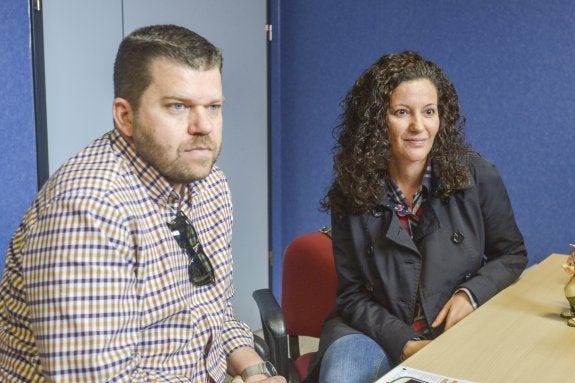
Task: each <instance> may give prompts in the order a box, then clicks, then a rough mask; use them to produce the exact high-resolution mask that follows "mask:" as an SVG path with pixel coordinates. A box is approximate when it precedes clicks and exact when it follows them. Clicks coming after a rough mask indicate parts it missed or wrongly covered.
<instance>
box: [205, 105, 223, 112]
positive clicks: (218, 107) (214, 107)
mask: <svg viewBox="0 0 575 383" xmlns="http://www.w3.org/2000/svg"><path fill="white" fill-rule="evenodd" d="M220 109H222V105H220V104H214V105H208V110H210V111H212V112H217V111H219V110H220Z"/></svg>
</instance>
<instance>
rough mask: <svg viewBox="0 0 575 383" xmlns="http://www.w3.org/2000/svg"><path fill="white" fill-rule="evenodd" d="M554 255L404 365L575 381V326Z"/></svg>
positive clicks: (487, 379) (485, 380) (505, 381)
mask: <svg viewBox="0 0 575 383" xmlns="http://www.w3.org/2000/svg"><path fill="white" fill-rule="evenodd" d="M566 257H567V256H566V255H562V254H552V255H550V256H549V257H548V258H546V259H545V260H544V261H543V262H541V263H539V264H537V265H535V266H533V267H531V268H530V269H528V270H527V271H526V272H525V273H524V274H523V276H522V277H521V278H520V279H519V281H517V282H516V283H515V284H513V285H511V286H509V287H508V288H507V289H505V290H503V291H502V292H500V293H499V294H497V295H496V296H495V297H493V298H492V299H491V300H489V301H488V302H487V303H485V304H484V305H482V306H481V307H479V308H478V309H477V310H475V311H474V312H473V313H472V314H470V315H469V316H468V317H467V318H465V319H464V320H463V321H461V322H459V323H458V324H457V325H455V326H454V327H452V328H451V329H450V330H449V331H447V332H445V333H444V334H442V335H441V336H439V337H438V338H437V339H435V340H434V341H433V342H431V343H430V344H429V345H428V346H427V347H425V348H424V349H422V350H420V351H419V352H418V353H416V354H415V355H413V356H412V357H411V358H409V359H407V360H406V361H405V362H404V363H403V365H404V366H408V367H413V368H417V369H421V370H425V371H429V372H433V373H436V374H441V375H446V376H450V377H453V378H460V379H465V380H471V381H475V382H481V383H515V382H517V383H519V382H521V383H523V382H541V383H555V382H575V327H569V326H567V324H566V322H567V320H566V319H563V318H561V317H560V316H559V314H560V313H561V311H563V310H565V309H568V308H569V304H568V302H567V300H566V299H565V295H564V292H563V288H564V287H565V284H566V283H567V281H568V280H569V278H570V277H571V275H569V274H568V273H566V272H565V271H564V270H563V269H562V267H561V264H562V263H564V262H565V261H566Z"/></svg>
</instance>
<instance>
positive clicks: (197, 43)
mask: <svg viewBox="0 0 575 383" xmlns="http://www.w3.org/2000/svg"><path fill="white" fill-rule="evenodd" d="M158 58H165V59H168V60H171V61H175V62H179V63H181V64H184V65H188V66H190V67H191V68H193V69H195V70H209V69H213V68H218V69H219V70H220V71H221V70H222V65H223V58H222V52H221V51H220V50H219V49H218V48H216V47H215V46H214V45H213V44H212V43H210V42H209V41H208V40H206V39H205V38H204V37H202V36H200V35H198V34H197V33H195V32H193V31H191V30H189V29H187V28H184V27H181V26H177V25H152V26H147V27H143V28H140V29H137V30H135V31H133V32H132V33H130V34H129V35H128V36H126V37H125V38H124V40H123V41H122V43H121V44H120V47H119V49H118V53H117V55H116V61H115V63H114V97H121V98H124V99H126V100H128V102H129V103H130V105H131V106H132V108H133V109H134V110H137V109H138V107H139V102H140V98H141V96H142V94H143V93H144V91H145V90H146V88H147V87H148V86H149V85H150V83H151V82H152V75H151V70H150V67H151V64H152V62H153V61H154V60H155V59H158Z"/></svg>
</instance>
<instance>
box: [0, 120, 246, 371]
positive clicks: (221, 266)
mask: <svg viewBox="0 0 575 383" xmlns="http://www.w3.org/2000/svg"><path fill="white" fill-rule="evenodd" d="M180 198H182V201H181V209H182V210H183V211H184V213H185V214H186V215H187V216H188V217H190V219H191V220H192V221H193V224H194V227H195V228H196V230H197V232H198V236H199V238H200V241H201V243H202V245H203V246H204V249H205V253H206V255H207V256H208V257H209V258H210V260H211V263H212V265H213V266H214V269H215V276H216V283H215V284H213V285H207V286H201V287H197V286H194V285H193V284H192V283H191V282H190V281H189V278H188V255H187V254H186V252H185V251H184V250H182V249H181V248H180V247H179V246H178V244H177V242H176V240H175V239H174V238H173V237H172V233H171V232H170V230H169V228H168V226H167V222H168V221H170V220H172V219H173V218H174V217H175V216H176V213H177V210H178V205H179V203H180ZM231 230H232V204H231V198H230V193H229V189H228V185H227V181H226V179H225V177H224V175H223V173H222V172H221V170H219V169H218V168H217V167H216V168H214V169H213V171H212V172H211V173H210V175H209V176H208V177H207V178H206V179H204V180H201V181H197V182H194V183H192V184H189V185H187V188H186V193H185V195H184V196H183V197H180V196H179V193H177V192H176V190H174V189H173V187H172V186H171V185H170V183H168V182H167V180H166V179H165V178H163V177H162V176H161V175H160V174H159V173H158V172H157V171H156V170H155V169H154V168H152V167H151V166H149V165H147V164H146V163H144V162H143V161H142V159H141V158H139V157H138V156H137V155H136V154H135V153H134V151H133V150H132V148H131V147H130V146H129V145H128V144H127V143H126V141H125V140H124V139H123V138H122V137H121V136H120V135H119V133H118V132H117V131H112V132H109V133H107V134H105V135H104V136H103V137H102V138H100V139H99V140H96V141H95V142H94V143H93V144H92V145H91V146H89V147H88V148H86V149H85V150H83V151H82V152H80V153H79V154H78V155H77V156H75V157H74V158H72V159H71V160H69V161H68V162H67V163H66V164H65V165H64V166H63V167H62V168H61V169H60V170H59V171H58V172H57V174H55V175H54V176H53V177H51V179H50V180H49V181H48V182H47V183H46V185H45V186H44V187H43V188H42V190H41V191H40V193H39V195H38V197H37V199H36V200H35V201H34V203H33V205H32V206H31V208H30V209H29V210H28V211H27V212H26V214H25V216H24V219H23V221H22V223H21V225H20V226H19V228H18V230H17V231H16V233H15V234H14V236H13V238H12V242H11V244H10V247H9V250H8V254H7V257H6V266H5V270H4V275H3V279H2V285H1V287H0V381H1V382H28V381H31V382H43V381H57V382H107V381H114V382H128V381H129V382H142V381H146V382H148V381H154V382H156V381H159V382H210V381H212V380H213V381H216V382H220V381H222V380H223V378H224V376H225V371H226V363H225V359H226V357H227V356H228V355H229V354H230V353H231V352H232V351H233V350H235V349H237V348H238V347H241V346H251V345H252V344H253V343H252V342H253V341H252V335H251V332H250V330H249V328H248V327H247V326H246V325H245V324H244V323H242V322H240V321H238V320H236V318H235V317H234V315H233V313H232V308H231V303H230V298H231V296H232V295H233V287H232V258H231V248H230V242H231Z"/></svg>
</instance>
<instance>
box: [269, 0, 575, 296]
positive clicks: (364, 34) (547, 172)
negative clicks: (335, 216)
mask: <svg viewBox="0 0 575 383" xmlns="http://www.w3.org/2000/svg"><path fill="white" fill-rule="evenodd" d="M276 5H277V6H278V7H279V8H278V10H277V12H278V14H279V16H278V18H279V19H280V21H281V23H280V28H279V35H280V36H279V42H278V41H276V43H275V44H276V45H274V48H275V49H279V52H280V53H279V55H280V56H281V57H280V59H279V61H280V62H281V71H280V72H279V73H278V72H277V68H272V70H273V71H274V73H275V76H279V83H280V85H281V87H280V88H279V90H276V91H275V92H273V93H272V97H277V96H279V97H280V98H281V109H280V108H278V107H276V108H275V110H274V109H272V116H273V115H274V112H275V113H276V114H277V113H280V114H281V118H276V119H274V120H273V122H274V124H275V125H274V126H272V130H273V132H274V136H273V140H274V141H273V142H274V143H275V145H276V146H277V148H276V150H280V151H281V164H280V165H277V164H275V165H274V169H275V170H278V168H279V172H280V174H281V202H277V201H276V202H275V203H274V205H273V208H274V217H275V218H276V219H275V220H274V222H273V225H274V227H276V228H277V227H281V234H276V236H275V237H274V238H273V252H274V255H275V258H274V269H275V270H276V272H275V275H274V277H275V278H274V285H273V288H274V292H275V293H276V294H279V292H280V277H279V274H278V273H279V270H280V269H281V262H282V251H283V249H285V247H286V246H287V244H288V243H289V241H290V240H292V239H293V238H294V237H295V236H297V235H299V234H302V233H305V232H308V231H312V230H317V229H319V228H320V227H321V226H323V225H328V224H329V216H328V215H327V214H324V213H321V212H320V211H319V210H318V208H319V200H320V199H321V198H322V197H323V195H324V193H325V192H326V190H327V188H328V186H329V184H330V182H331V168H332V162H331V147H332V146H333V143H334V138H333V137H332V129H333V127H334V125H335V123H336V121H337V118H338V115H339V113H340V112H341V110H340V108H339V102H340V100H341V98H342V97H343V96H344V94H345V93H346V92H347V90H348V89H349V88H350V87H351V85H352V84H353V82H354V81H355V79H356V78H357V77H358V76H359V75H360V74H361V73H362V72H363V71H364V70H365V69H366V68H367V67H368V66H369V65H370V64H371V63H372V62H374V61H375V60H376V59H377V58H378V57H379V56H381V55H382V54H384V53H390V52H399V51H403V50H406V49H411V50H416V51H419V52H420V53H421V54H423V55H424V56H425V57H427V58H429V59H431V60H433V61H435V62H437V63H438V64H440V65H441V66H442V67H443V68H444V69H445V71H446V72H447V74H448V75H449V77H450V79H451V80H452V81H453V83H454V84H455V86H456V88H457V89H458V93H459V95H460V101H461V106H462V112H463V114H464V115H465V116H466V118H467V130H466V132H467V138H468V141H469V142H470V143H471V145H472V146H473V147H474V148H476V149H477V150H478V151H479V152H481V153H482V155H483V156H484V157H486V158H487V159H489V160H491V161H492V162H494V163H495V164H496V165H497V166H498V168H499V170H500V172H501V174H502V176H503V178H504V181H505V182H506V185H507V187H508V189H509V193H510V196H511V199H512V203H513V206H514V209H515V212H516V217H517V221H518V224H519V226H520V228H521V229H522V231H523V233H524V235H525V239H526V243H527V247H528V250H529V258H530V263H531V264H532V263H535V262H538V261H540V260H541V259H543V258H544V257H546V256H547V255H548V254H549V253H552V252H563V253H565V252H568V251H569V249H570V248H569V246H568V244H569V243H570V242H573V241H575V232H574V230H573V224H572V222H573V217H574V214H573V213H574V211H575V209H574V208H573V207H572V202H571V195H572V191H573V190H575V169H574V168H575V167H574V165H575V155H574V154H573V151H574V150H573V149H574V143H575V103H574V101H573V100H574V99H575V91H574V89H575V87H574V85H575V70H574V69H573V66H574V64H573V63H575V44H574V40H573V36H575V22H573V19H574V18H575V3H573V2H567V1H560V0H548V1H545V2H538V1H521V0H512V1H499V0H484V1H458V0H446V1H441V2H438V1H434V2H427V1H415V0H409V1H401V2H397V1H383V0H356V1H353V2H352V1H338V2H334V1H329V0H318V1H311V2H310V1H305V0H290V1H281V2H279V3H276ZM276 36H277V33H276ZM276 82H278V81H276ZM272 84H274V82H272ZM276 89H277V88H276ZM274 105H276V103H273V104H272V108H274ZM278 121H279V122H278ZM272 179H275V177H272ZM276 188H278V186H277V184H276ZM276 197H277V196H276ZM272 198H273V197H272ZM276 231H277V230H276ZM276 231H274V233H275V232H276Z"/></svg>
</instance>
